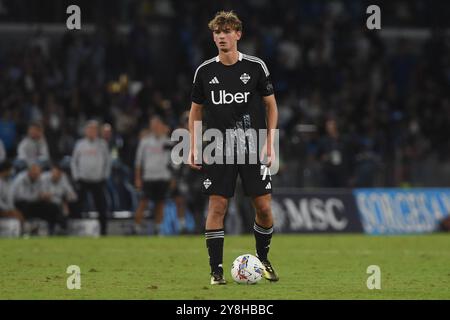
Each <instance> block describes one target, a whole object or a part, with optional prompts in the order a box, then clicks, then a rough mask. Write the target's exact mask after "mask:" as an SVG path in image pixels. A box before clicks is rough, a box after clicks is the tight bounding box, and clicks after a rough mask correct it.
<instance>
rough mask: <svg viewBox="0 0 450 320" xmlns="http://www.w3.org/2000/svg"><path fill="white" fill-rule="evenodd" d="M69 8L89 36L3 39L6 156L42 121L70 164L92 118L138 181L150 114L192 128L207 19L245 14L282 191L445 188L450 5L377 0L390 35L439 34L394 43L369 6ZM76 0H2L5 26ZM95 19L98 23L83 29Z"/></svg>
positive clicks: (55, 158) (38, 18)
mask: <svg viewBox="0 0 450 320" xmlns="http://www.w3.org/2000/svg"><path fill="white" fill-rule="evenodd" d="M72 2H73V4H79V5H80V7H81V9H82V30H81V31H68V30H67V31H65V32H62V33H61V34H59V33H52V34H47V33H45V32H43V31H42V30H40V29H39V28H37V29H36V31H35V32H34V33H33V34H32V35H31V36H28V35H27V36H24V35H20V34H18V35H17V36H15V35H11V34H9V35H6V34H5V33H2V35H1V37H0V42H1V46H0V97H1V98H0V141H2V144H3V147H4V150H5V152H4V155H2V152H1V151H0V158H2V159H4V158H9V159H10V160H15V159H17V157H18V145H19V143H20V141H21V140H22V139H23V138H24V136H25V135H26V133H27V130H28V127H29V125H30V124H31V123H35V122H38V123H41V124H42V126H43V129H44V131H43V132H44V136H45V140H46V142H47V145H48V152H49V158H50V160H51V162H53V163H61V160H65V161H66V163H67V161H70V160H68V158H67V157H70V156H71V155H72V152H73V149H74V145H75V142H76V140H77V139H78V138H80V137H81V136H83V130H84V129H83V128H84V125H85V124H86V122H87V121H88V120H89V119H97V120H99V121H100V122H101V123H108V124H110V125H111V127H110V129H111V131H110V132H109V133H107V134H106V136H105V138H106V139H108V145H109V147H110V151H111V157H112V159H113V162H114V163H115V167H114V168H115V169H117V170H116V171H115V170H114V168H113V171H112V172H113V173H112V174H113V175H115V174H117V172H122V176H121V177H122V179H123V180H124V181H127V182H128V183H129V184H130V185H131V184H133V173H132V172H133V167H134V157H135V154H136V149H137V146H138V143H139V137H140V136H142V130H143V129H145V128H146V127H147V125H148V119H149V117H151V116H152V115H158V116H160V117H161V118H162V119H163V120H164V122H165V124H166V125H167V126H169V128H171V129H175V128H178V127H183V126H185V121H186V117H187V114H186V112H187V111H188V109H189V107H190V90H191V83H192V77H193V73H194V71H195V68H196V67H197V66H198V65H199V64H200V63H201V62H202V61H203V60H205V59H208V58H210V57H212V56H214V55H216V49H215V47H214V44H213V42H212V40H211V35H210V32H209V30H208V29H207V26H206V24H207V22H208V21H209V19H210V18H211V17H212V16H213V14H214V13H215V12H216V11H218V10H219V9H233V10H235V11H236V12H237V13H238V15H239V16H240V17H241V19H242V20H243V22H244V32H243V34H244V35H243V39H242V40H241V41H240V44H239V50H240V51H242V52H244V53H247V54H250V55H256V56H259V57H261V58H262V59H263V60H264V61H265V62H266V64H267V65H268V67H269V70H270V71H271V75H272V78H273V83H274V86H275V91H276V97H277V101H278V107H279V129H280V137H281V141H282V143H281V144H280V155H279V156H280V164H281V166H280V172H279V174H278V176H277V178H276V179H274V185H275V187H303V188H315V187H317V188H319V187H321V188H327V187H337V188H341V187H343V188H351V187H375V186H385V187H390V186H442V185H448V181H449V180H448V179H449V176H450V165H449V163H450V161H449V160H450V153H449V150H450V140H449V139H448V136H449V135H448V127H449V124H450V91H449V90H448V89H449V85H450V41H449V33H448V28H449V27H450V26H449V24H450V21H448V19H445V17H444V12H450V10H449V9H450V8H449V3H448V2H447V3H446V2H445V1H433V4H431V3H429V2H427V1H378V3H379V4H380V6H381V7H382V10H383V11H382V28H383V29H386V28H389V27H391V28H392V27H394V28H406V29H410V30H415V28H425V29H423V30H426V31H427V32H428V35H426V36H421V34H420V33H418V34H415V35H414V34H413V35H411V34H409V35H405V36H394V37H389V36H386V37H382V31H369V30H367V29H366V27H365V21H366V18H367V16H368V15H367V14H366V13H365V9H366V7H367V6H368V5H369V4H371V3H368V2H365V1H332V2H328V1H303V2H300V1H269V0H249V1H239V2H238V1H227V2H224V3H223V4H217V3H213V2H210V1H168V0H167V1H166V0H147V1H145V0H142V1H120V0H116V1H108V6H106V5H105V3H104V2H103V1H78V2H77V1H72ZM70 4H72V3H70ZM67 5H69V3H66V1H45V5H44V4H41V2H38V1H8V0H2V1H0V8H1V9H0V21H1V22H8V23H12V22H14V23H21V22H42V23H55V22H59V23H61V25H64V26H65V19H66V18H67V15H66V14H65V7H66V6H67ZM58 8H59V9H58ZM89 24H93V25H94V30H93V31H92V32H83V27H84V26H87V25H89ZM65 157H66V158H65ZM0 160H1V159H0ZM62 163H63V164H64V161H63V162H62ZM15 164H16V165H17V162H15ZM16 169H17V170H20V169H21V168H20V167H19V166H17V167H16ZM67 172H68V173H70V171H67ZM124 172H125V173H124ZM191 174H192V173H184V175H191ZM177 177H179V174H178V176H177ZM110 178H111V177H110ZM111 179H113V178H111ZM180 179H181V180H182V178H180ZM189 179H192V177H189ZM189 179H185V180H186V181H188V180H189ZM176 180H177V179H176ZM190 181H192V180H190ZM183 188H191V190H193V188H194V186H193V184H192V183H191V184H189V185H185V186H183ZM128 189H129V188H128ZM187 193H188V192H186V193H185V194H187ZM129 203H132V201H131V200H130V201H129Z"/></svg>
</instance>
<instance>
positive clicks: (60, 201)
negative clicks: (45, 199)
mask: <svg viewBox="0 0 450 320" xmlns="http://www.w3.org/2000/svg"><path fill="white" fill-rule="evenodd" d="M42 188H43V190H44V192H46V193H49V194H50V197H51V198H50V201H51V202H53V203H54V204H56V205H57V206H59V208H60V210H61V211H62V213H63V214H64V216H65V217H67V216H68V215H69V205H68V203H69V202H74V201H76V200H77V194H76V193H75V191H74V189H73V188H72V185H71V184H70V181H69V179H68V178H67V175H66V174H65V173H64V172H63V171H62V170H61V168H60V166H59V165H57V164H53V165H52V168H51V170H50V171H47V172H44V173H43V174H42Z"/></svg>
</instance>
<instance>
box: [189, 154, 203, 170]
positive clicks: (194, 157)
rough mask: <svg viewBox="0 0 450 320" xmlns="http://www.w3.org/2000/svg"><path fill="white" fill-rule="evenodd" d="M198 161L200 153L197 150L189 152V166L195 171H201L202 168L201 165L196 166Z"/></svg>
mask: <svg viewBox="0 0 450 320" xmlns="http://www.w3.org/2000/svg"><path fill="white" fill-rule="evenodd" d="M197 160H198V152H197V151H196V150H194V151H193V150H192V149H191V150H190V151H189V166H190V167H191V168H192V169H194V170H201V169H202V166H201V165H199V164H196V163H195V162H196V161H197Z"/></svg>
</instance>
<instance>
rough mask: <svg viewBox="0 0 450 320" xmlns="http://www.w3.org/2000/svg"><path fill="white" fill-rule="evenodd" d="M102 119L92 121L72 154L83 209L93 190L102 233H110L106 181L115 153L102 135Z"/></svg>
mask: <svg viewBox="0 0 450 320" xmlns="http://www.w3.org/2000/svg"><path fill="white" fill-rule="evenodd" d="M98 131H99V123H98V122H97V121H96V120H91V121H88V123H87V124H86V126H85V130H84V133H85V137H84V138H83V139H80V140H78V141H77V143H76V145H75V148H74V150H73V154H72V160H71V169H72V178H73V179H74V181H76V184H77V186H78V196H79V202H80V206H81V208H80V209H81V210H83V208H84V205H85V204H86V200H87V194H88V193H91V194H92V196H93V198H94V204H95V207H96V209H97V211H98V219H99V222H100V233H101V234H102V235H106V234H107V213H106V209H107V208H106V199H105V181H106V180H107V179H108V177H109V176H110V173H111V157H110V154H109V151H108V146H107V145H106V142H105V141H104V140H103V139H100V138H99V137H98V136H99V132H98Z"/></svg>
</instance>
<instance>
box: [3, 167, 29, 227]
mask: <svg viewBox="0 0 450 320" xmlns="http://www.w3.org/2000/svg"><path fill="white" fill-rule="evenodd" d="M11 174H12V164H11V163H10V162H9V161H3V162H1V163H0V217H5V218H16V219H17V220H19V221H20V226H21V228H20V229H21V230H22V232H23V223H24V221H25V220H24V217H23V215H22V213H21V212H20V211H19V210H17V209H16V208H14V203H13V201H12V198H11V183H12V182H11Z"/></svg>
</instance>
